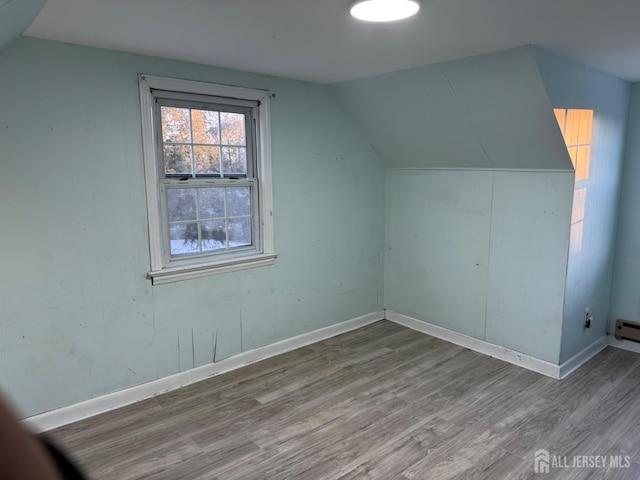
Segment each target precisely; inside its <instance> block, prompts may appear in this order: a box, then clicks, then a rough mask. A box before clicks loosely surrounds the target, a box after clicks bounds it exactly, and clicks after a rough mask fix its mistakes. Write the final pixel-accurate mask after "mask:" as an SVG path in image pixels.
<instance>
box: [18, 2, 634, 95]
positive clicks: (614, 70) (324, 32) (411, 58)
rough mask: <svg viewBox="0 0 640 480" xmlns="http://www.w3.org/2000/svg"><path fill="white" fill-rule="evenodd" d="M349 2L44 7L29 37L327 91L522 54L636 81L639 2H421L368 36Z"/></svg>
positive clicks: (369, 30) (52, 4) (369, 28)
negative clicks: (485, 56) (438, 65)
mask: <svg viewBox="0 0 640 480" xmlns="http://www.w3.org/2000/svg"><path fill="white" fill-rule="evenodd" d="M349 3H350V2H349V0H179V1H178V0H48V1H47V3H46V4H45V6H44V7H43V8H42V10H41V11H40V13H39V14H38V16H37V17H36V19H35V21H34V22H33V24H32V25H31V26H30V27H29V28H28V29H27V31H26V32H25V34H26V35H29V36H34V37H39V38H46V39H50V40H58V41H63V42H69V43H76V44H81V45H89V46H95V47H103V48H109V49H114V50H123V51H127V52H134V53H141V54H148V55H155V56H161V57H168V58H175V59H180V60H187V61H192V62H198V63H204V64H211V65H218V66H223V67H230V68H235V69H240V70H246V71H251V72H258V73H266V74H272V75H277V76H282V77H288V78H295V79H300V80H309V81H315V82H321V83H333V82H339V81H343V80H351V79H355V78H360V77H366V76H370V75H375V74H379V73H386V72H391V71H396V70H401V69H405V68H410V67H415V66H419V65H426V64H430V63H435V62H439V61H443V60H451V59H454V58H461V57H466V56H470V55H477V54H481V53H487V52H491V51H496V50H502V49H506V48H511V47H516V46H520V45H524V44H535V45H539V46H541V47H543V48H546V49H548V50H551V51H554V52H556V53H559V54H562V55H565V56H568V57H570V58H573V59H575V60H577V61H579V62H582V63H586V64H588V65H592V66H594V67H596V68H599V69H601V70H604V71H606V72H609V73H611V74H614V75H616V76H619V77H621V78H624V79H626V80H631V81H640V26H639V25H640V0H421V4H422V9H421V11H420V13H419V14H418V16H417V17H414V18H412V19H409V20H405V21H403V22H397V23H393V24H367V23H362V22H358V21H356V20H354V19H352V18H351V17H350V16H349V14H348V7H349Z"/></svg>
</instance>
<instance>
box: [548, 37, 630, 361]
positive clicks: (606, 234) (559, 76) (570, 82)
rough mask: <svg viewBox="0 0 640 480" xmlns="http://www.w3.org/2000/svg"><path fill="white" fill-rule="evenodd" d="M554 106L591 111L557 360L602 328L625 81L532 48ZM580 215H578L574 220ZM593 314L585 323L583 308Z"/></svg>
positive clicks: (621, 148)
mask: <svg viewBox="0 0 640 480" xmlns="http://www.w3.org/2000/svg"><path fill="white" fill-rule="evenodd" d="M536 59H537V61H538V65H539V66H540V73H541V75H542V78H543V80H544V82H545V85H546V87H547V91H548V92H549V99H550V100H551V104H552V106H553V107H554V108H561V109H585V110H592V111H593V131H592V138H591V149H590V150H591V155H590V159H589V162H588V165H589V167H588V172H586V178H584V177H585V175H584V174H583V175H581V174H580V173H578V174H577V175H576V182H575V190H576V197H575V201H574V207H573V208H574V211H575V215H574V223H575V226H576V227H577V228H573V229H572V236H571V248H570V254H569V264H568V271H567V286H566V296H565V306H564V321H563V325H562V349H561V355H560V360H561V361H565V360H567V359H569V358H571V357H572V356H573V355H575V354H576V353H578V352H580V351H581V350H582V349H584V348H586V347H587V346H589V345H590V344H591V343H593V342H594V341H596V340H598V338H601V337H602V336H603V335H604V334H605V332H606V329H607V315H608V311H609V300H610V294H611V279H612V272H613V258H614V250H615V238H616V223H617V217H618V213H617V212H618V200H619V195H620V182H621V174H622V164H623V160H624V145H625V134H626V129H627V112H628V106H629V91H630V86H629V84H628V83H627V82H625V81H623V80H620V79H618V78H615V77H612V76H610V75H607V74H604V73H602V72H599V71H596V70H594V69H592V68H589V67H586V66H584V65H580V64H577V63H574V62H572V61H569V60H567V59H564V58H562V57H559V56H557V55H554V54H551V53H549V52H545V51H543V50H536ZM581 218H584V220H583V221H579V220H580V219H581ZM587 307H588V308H590V313H591V315H592V317H593V321H592V326H591V328H590V329H586V328H584V317H585V308H587Z"/></svg>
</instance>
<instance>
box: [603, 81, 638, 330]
mask: <svg viewBox="0 0 640 480" xmlns="http://www.w3.org/2000/svg"><path fill="white" fill-rule="evenodd" d="M629 105H630V107H629V123H628V130H627V144H626V152H625V161H624V171H623V179H622V194H621V201H620V217H619V219H618V237H617V244H616V254H615V268H614V275H613V286H612V294H611V307H610V310H609V321H610V324H609V328H610V331H611V332H613V328H614V326H615V322H616V320H618V319H624V320H631V321H633V322H640V215H639V213H638V212H640V83H636V84H634V85H633V86H632V87H631V100H630V102H629Z"/></svg>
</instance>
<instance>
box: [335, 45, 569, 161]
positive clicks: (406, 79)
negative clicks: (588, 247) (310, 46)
mask: <svg viewBox="0 0 640 480" xmlns="http://www.w3.org/2000/svg"><path fill="white" fill-rule="evenodd" d="M332 91H333V92H335V94H336V96H337V97H338V99H339V100H340V102H341V103H342V104H343V105H344V106H345V109H346V110H347V111H348V112H349V113H350V114H351V115H352V116H353V118H354V119H356V121H357V122H358V123H359V124H360V126H361V127H362V129H363V131H364V132H365V133H366V134H367V136H368V137H369V139H370V140H371V143H372V144H373V145H374V146H375V148H376V150H377V151H378V152H379V153H380V156H381V157H382V158H383V160H384V162H385V164H386V166H388V167H399V168H415V167H442V168H457V167H465V168H518V169H522V168H535V169H554V170H555V169H560V170H565V169H571V168H572V167H571V162H570V159H569V157H568V155H567V154H566V152H565V153H564V154H559V153H558V152H560V151H562V149H563V146H564V143H563V140H562V136H561V135H560V134H559V132H558V127H557V123H556V121H555V117H554V115H553V112H552V109H551V106H550V104H549V99H548V97H547V93H546V91H545V87H544V84H543V83H542V79H541V78H540V74H539V73H538V68H537V66H536V62H535V57H534V55H533V50H532V48H531V47H521V48H516V49H512V50H505V51H500V52H496V53H491V54H488V55H479V56H476V57H469V58H465V59H462V60H456V61H452V62H444V63H439V64H435V65H429V66H426V67H420V68H413V69H410V70H404V71H400V72H394V73H390V74H386V75H380V76H376V77H371V78H365V79H361V80H354V81H350V82H345V83H340V84H336V85H333V86H332Z"/></svg>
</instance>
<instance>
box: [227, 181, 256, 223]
mask: <svg viewBox="0 0 640 480" xmlns="http://www.w3.org/2000/svg"><path fill="white" fill-rule="evenodd" d="M227 212H228V213H227V215H228V216H229V217H241V216H244V215H251V189H250V188H249V187H229V188H227Z"/></svg>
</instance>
